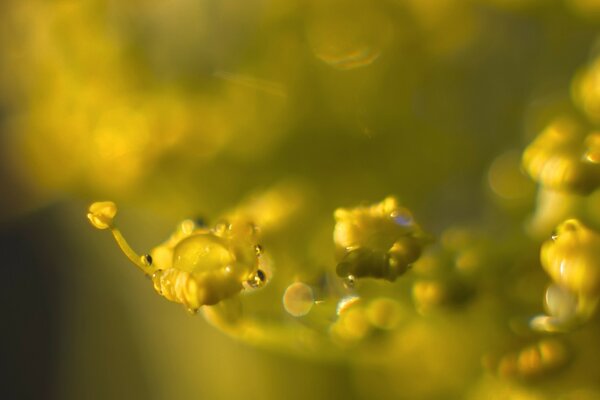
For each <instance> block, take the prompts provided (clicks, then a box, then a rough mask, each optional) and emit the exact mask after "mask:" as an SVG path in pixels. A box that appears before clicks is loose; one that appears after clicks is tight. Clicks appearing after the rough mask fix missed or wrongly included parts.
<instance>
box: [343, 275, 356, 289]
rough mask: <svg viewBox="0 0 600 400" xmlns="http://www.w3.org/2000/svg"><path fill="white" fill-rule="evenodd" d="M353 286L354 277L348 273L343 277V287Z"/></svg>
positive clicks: (354, 282)
mask: <svg viewBox="0 0 600 400" xmlns="http://www.w3.org/2000/svg"><path fill="white" fill-rule="evenodd" d="M355 286H356V278H355V277H354V275H348V276H347V277H346V278H345V279H344V287H345V288H346V289H353V288H354V287H355Z"/></svg>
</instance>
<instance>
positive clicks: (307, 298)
mask: <svg viewBox="0 0 600 400" xmlns="http://www.w3.org/2000/svg"><path fill="white" fill-rule="evenodd" d="M314 304H315V297H314V294H313V290H312V288H311V287H310V286H308V285H307V284H305V283H302V282H295V283H292V284H291V285H290V286H288V287H287V289H286V290H285V293H284V294H283V308H285V311H287V313H288V314H290V315H292V316H294V317H302V316H304V315H306V314H308V313H309V312H310V310H311V309H312V307H313V305H314Z"/></svg>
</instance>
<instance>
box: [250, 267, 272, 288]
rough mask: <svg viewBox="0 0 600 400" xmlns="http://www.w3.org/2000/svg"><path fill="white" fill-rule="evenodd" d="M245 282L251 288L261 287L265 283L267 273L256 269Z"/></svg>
mask: <svg viewBox="0 0 600 400" xmlns="http://www.w3.org/2000/svg"><path fill="white" fill-rule="evenodd" d="M246 283H247V284H248V286H250V287H251V288H253V289H258V288H261V287H263V286H264V285H265V284H266V283H267V275H266V274H265V272H264V271H263V270H261V269H257V270H256V272H255V273H254V275H252V277H251V278H250V279H248V281H246Z"/></svg>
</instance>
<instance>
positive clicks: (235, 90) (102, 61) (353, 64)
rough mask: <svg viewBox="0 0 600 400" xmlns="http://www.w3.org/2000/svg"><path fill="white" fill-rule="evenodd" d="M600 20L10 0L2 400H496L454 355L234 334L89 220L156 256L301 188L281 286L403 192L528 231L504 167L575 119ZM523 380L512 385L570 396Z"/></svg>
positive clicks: (450, 6) (481, 7) (352, 0)
mask: <svg viewBox="0 0 600 400" xmlns="http://www.w3.org/2000/svg"><path fill="white" fill-rule="evenodd" d="M599 27H600V1H596V0H554V1H550V0H327V1H323V0H321V1H318V0H304V1H302V0H244V1H240V0H173V1H168V2H167V1H158V0H134V1H129V2H120V1H113V0H85V1H67V0H58V1H41V0H40V1H35V0H28V1H16V0H5V1H3V2H2V3H1V4H0V187H1V188H2V189H1V191H0V224H1V225H0V235H1V236H2V240H1V241H0V243H2V244H1V245H0V248H1V253H0V254H1V257H0V265H1V266H2V271H3V276H4V277H7V278H8V280H7V281H5V283H4V290H2V296H3V301H2V304H3V311H2V315H3V316H4V317H5V318H4V324H3V328H4V329H2V331H3V332H2V343H3V357H2V358H3V361H4V363H6V368H3V370H4V371H5V373H4V374H3V377H2V380H4V383H3V384H2V385H1V388H0V396H1V397H2V398H6V399H12V398H15V399H16V398H19V399H21V398H36V399H39V398H48V399H53V398H56V399H80V398H89V399H94V398H102V399H105V398H147V399H171V398H175V399H177V398H206V399H237V398H250V399H254V398H256V399H279V398H288V399H306V398H312V399H330V398H344V399H363V398H365V399H366V398H369V399H371V398H465V397H470V398H491V395H490V393H492V392H493V391H494V390H496V388H497V387H498V385H500V384H496V383H492V384H489V385H488V386H486V385H487V383H486V382H487V381H486V380H485V379H486V378H485V377H484V378H481V376H480V375H479V373H478V372H476V371H477V370H476V369H473V366H472V365H471V364H469V366H468V367H465V368H464V369H461V367H457V366H456V365H455V364H456V363H458V364H460V363H461V361H460V356H458V358H451V359H446V358H445V357H454V356H456V354H454V355H453V354H447V353H448V352H441V353H440V355H439V357H437V358H436V356H435V354H437V352H438V351H439V350H440V349H432V350H431V352H432V354H433V355H429V356H428V357H426V358H427V361H426V362H425V364H423V363H421V364H419V366H418V368H417V367H416V368H415V369H411V368H410V361H411V360H404V364H401V365H400V364H398V365H396V364H393V363H390V364H389V365H386V364H385V363H384V364H378V363H376V362H374V363H370V362H366V361H364V362H363V361H361V360H358V361H356V360H355V361H348V360H347V359H334V360H331V359H326V360H324V359H321V358H320V357H319V356H318V355H315V354H308V355H305V356H298V355H297V354H296V355H293V354H288V353H286V352H281V351H277V350H276V349H275V348H273V349H269V348H268V346H267V348H265V347H264V346H260V347H253V346H249V345H247V344H244V343H241V342H239V341H237V340H235V339H232V338H230V337H228V336H226V335H224V334H223V333H221V332H219V331H218V330H217V329H214V328H212V327H210V326H209V325H208V324H207V323H206V322H205V321H204V320H203V319H202V318H200V317H190V316H189V315H187V314H186V313H185V312H183V311H182V310H181V309H180V307H177V306H175V305H173V304H170V303H167V302H166V301H164V299H161V298H160V297H158V296H156V294H155V293H154V292H153V290H152V289H151V287H150V285H149V283H148V282H147V281H146V280H144V279H142V278H141V277H140V275H139V274H138V271H136V270H135V269H134V268H131V266H129V265H128V264H127V260H126V259H125V258H124V257H122V255H121V254H120V253H119V251H118V249H117V248H116V246H114V244H113V243H112V242H111V240H110V238H109V237H107V236H106V235H100V234H98V233H97V232H95V231H94V230H93V229H92V228H91V227H90V226H89V224H88V223H87V221H86V220H85V212H86V208H87V205H88V204H89V203H90V202H91V201H95V200H105V199H110V200H114V201H116V202H117V203H118V204H119V205H120V206H121V207H120V214H119V216H120V218H121V222H120V223H121V226H122V228H123V231H125V232H126V233H127V235H128V237H129V238H130V240H131V242H132V245H133V246H134V247H135V248H139V249H148V248H150V247H152V246H153V245H155V244H157V243H159V242H160V241H162V240H163V239H164V238H166V237H167V236H168V235H169V234H170V231H171V229H172V227H173V226H175V224H176V223H177V222H179V221H180V220H181V219H183V218H186V217H195V216H202V217H205V218H207V219H208V220H209V221H211V222H214V221H215V220H216V219H217V218H218V217H219V215H221V214H223V213H226V212H227V211H228V210H231V209H234V208H235V207H236V206H238V205H239V204H240V203H243V201H244V199H247V198H248V196H251V195H252V194H253V193H263V192H264V191H266V190H269V189H271V188H273V187H275V188H277V187H291V188H293V191H294V193H296V196H295V198H296V200H298V201H299V204H301V206H299V210H300V211H298V212H297V213H296V214H294V216H292V217H290V220H289V221H287V222H286V223H285V225H284V227H282V228H281V230H280V234H279V235H278V236H277V237H276V238H274V239H272V242H273V243H272V247H273V248H274V249H275V250H277V249H279V253H280V254H285V255H286V257H288V258H289V260H288V261H289V262H288V266H286V267H282V266H276V268H281V269H282V270H284V271H285V272H283V273H282V276H286V277H292V276H295V275H294V274H295V273H296V272H294V271H296V270H297V269H298V268H305V269H306V270H310V271H318V270H320V269H322V268H325V267H324V266H328V265H332V264H333V255H332V254H333V253H332V252H333V250H332V249H333V244H332V243H331V232H332V228H333V223H334V222H333V217H332V213H333V210H334V209H335V208H337V207H340V206H351V205H355V204H359V203H361V202H363V201H368V202H374V201H379V200H380V199H382V198H383V197H385V196H386V195H388V194H395V195H397V196H398V197H399V198H400V199H401V201H402V203H403V204H405V205H407V206H408V207H409V208H410V209H411V210H413V211H414V212H415V215H416V216H417V217H418V220H419V221H420V222H421V224H422V225H423V227H424V228H425V229H426V230H427V231H428V232H431V233H432V234H434V235H437V234H440V233H441V232H443V230H444V229H446V228H447V227H448V226H451V225H453V224H467V225H469V224H482V225H485V224H488V225H490V224H491V225H494V224H496V225H497V226H499V227H500V228H502V227H505V226H509V227H511V229H512V228H514V227H517V229H520V227H521V224H522V222H523V220H524V219H525V218H526V216H527V215H529V213H530V212H531V209H532V206H533V204H534V202H535V197H534V189H533V184H532V183H528V181H526V180H522V181H520V180H519V179H520V178H515V179H516V181H517V184H515V185H517V186H516V187H517V188H516V189H515V186H511V184H510V183H509V184H507V186H502V184H501V183H500V184H498V183H497V180H495V178H494V176H495V175H494V174H493V169H492V170H490V169H489V168H490V165H493V162H494V160H498V159H497V157H498V156H500V155H502V154H504V155H506V154H508V155H509V156H508V158H504V159H501V161H502V160H504V161H506V162H507V163H508V165H509V167H510V168H513V167H514V168H515V169H516V168H517V167H518V163H519V156H518V152H519V151H521V150H522V149H523V148H524V146H525V145H527V144H528V143H529V142H530V141H531V140H532V138H533V137H534V136H535V135H536V134H537V133H538V132H539V130H540V129H541V128H542V127H543V126H544V125H545V124H547V123H548V122H549V121H550V120H551V119H553V118H554V117H555V116H556V115H559V114H561V113H563V112H572V113H578V111H577V110H575V108H574V106H573V105H572V100H571V85H572V82H573V78H574V76H575V75H576V74H577V73H578V71H580V70H581V68H583V67H585V66H586V64H587V63H588V61H589V60H590V59H591V58H592V57H594V56H595V55H596V50H597V33H598V28H599ZM511 151H513V153H510V152H511ZM511 154H512V158H510V157H511ZM500 165H503V164H500ZM499 168H500V167H499ZM490 171H491V172H490ZM490 184H491V185H490ZM283 206H285V204H284V205H283ZM284 208H285V207H284ZM268 248H269V247H268V246H267V249H268ZM534 253H535V251H534ZM286 268H287V269H286ZM538 268H539V267H538ZM539 275H540V277H543V273H542V272H540V273H539ZM541 279H542V278H539V280H541ZM509 284H510V283H507V285H509ZM542 289H543V288H542ZM534 295H535V296H537V297H536V298H539V299H540V304H541V296H542V295H543V292H539V293H534V294H531V296H534ZM275 300H276V302H277V301H279V299H275ZM512 306H513V305H509V306H506V307H508V308H507V309H504V311H503V312H506V313H507V314H510V312H511V309H510V307H512ZM492 308H493V307H492ZM540 308H541V306H540ZM487 319H488V316H484V317H482V318H481V321H487ZM475 320H476V319H475ZM482 324H483V325H485V324H486V322H482ZM477 328H481V329H482V330H483V331H486V329H488V325H485V326H482V327H477ZM431 329H433V328H431ZM489 330H490V331H492V330H493V328H491V327H489ZM482 335H483V333H482ZM490 335H491V336H493V333H491V334H490ZM584 336H585V335H584ZM436 340H437V339H436ZM585 340H587V339H585ZM490 341H493V340H490ZM437 343H443V340H442V339H439V341H438V342H437ZM463 345H468V344H465V343H463ZM459 348H460V345H459ZM405 350H406V349H405ZM348 351H350V352H351V351H352V350H348ZM399 352H400V353H399ZM410 353H411V352H410V351H407V354H410ZM467 353H468V351H467ZM395 354H396V356H397V357H401V351H400V350H397V351H396V353H395ZM399 354H400V355H399ZM457 354H460V352H459V353H457ZM375 356H376V357H382V358H385V356H386V353H385V351H382V353H381V354H380V355H379V356H378V355H375ZM414 356H415V354H411V355H410V357H414ZM457 359H458V360H459V361H457ZM469 362H470V361H469ZM477 362H479V361H478V360H477ZM427 363H429V364H427ZM465 363H466V362H465ZM475 364H477V363H475ZM475 364H473V365H475ZM424 365H425V366H424ZM419 368H429V369H428V370H420V369H419ZM455 368H457V369H458V371H459V372H458V373H457V374H459V375H460V374H461V372H460V371H463V372H464V371H467V372H465V373H464V374H463V375H460V376H459V377H451V378H448V379H447V380H446V381H443V380H442V381H437V380H436V379H437V378H439V377H440V376H443V375H447V374H446V372H448V371H449V370H450V369H455ZM477 368H479V366H477ZM474 371H475V372H474ZM594 371H595V370H594ZM594 374H595V372H593V371H592V372H590V373H589V375H587V376H586V377H584V378H581V381H582V382H584V384H583V386H582V387H583V388H584V389H585V388H586V387H587V386H586V384H588V383H589V384H590V385H592V386H593V385H594V384H596V383H595V379H596V376H595V375H594ZM450 375H452V374H450ZM416 377H421V378H422V379H423V380H424V381H423V382H422V383H415V378H416ZM429 379H431V381H429ZM482 379H483V382H484V383H481V382H482ZM570 381H572V382H579V383H575V384H573V385H569V382H570ZM561 382H562V383H561V384H560V385H562V386H559V388H561V387H562V388H564V390H563V392H561V393H563V394H564V393H567V392H568V390H573V391H574V392H573V393H575V392H576V391H577V390H578V389H579V388H580V386H581V385H580V383H581V382H580V381H577V380H576V379H572V378H571V377H567V378H565V379H564V380H563V381H561ZM494 385H496V386H494ZM517 386H518V385H517ZM594 388H595V387H594ZM596 389H597V388H596ZM523 390H524V392H518V391H517V392H514V393H512V392H511V393H512V394H508V392H502V394H497V395H498V396H500V397H498V398H527V399H529V398H554V397H552V396H553V395H551V394H549V393H551V389H548V388H547V387H546V386H544V385H541V386H536V385H535V384H534V385H533V387H532V388H531V389H523ZM529 390H531V392H530V391H529ZM552 390H554V389H552ZM3 392H4V393H3ZM524 393H525V394H524ZM568 393H571V392H568ZM577 393H579V392H577ZM577 393H575V394H573V395H572V396H574V397H565V398H584V397H577ZM582 393H583V392H582ZM590 393H591V392H590ZM488 395H489V396H488ZM584 395H585V396H588V395H589V396H592V394H589V393H587V392H585V393H583V394H581V396H584ZM502 396H508V397H502ZM528 396H529V397H528ZM536 396H537V397H536ZM544 396H549V397H544ZM565 396H567V394H565ZM585 398H592V397H585Z"/></svg>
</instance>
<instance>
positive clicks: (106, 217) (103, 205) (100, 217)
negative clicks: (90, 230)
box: [87, 201, 117, 229]
mask: <svg viewBox="0 0 600 400" xmlns="http://www.w3.org/2000/svg"><path fill="white" fill-rule="evenodd" d="M115 215H117V205H116V204H115V203H113V202H112V201H98V202H96V203H93V204H92V205H91V206H90V208H89V209H88V214H87V217H88V219H89V220H90V223H91V224H92V225H93V226H94V227H95V228H97V229H108V228H110V227H112V222H113V219H114V217H115Z"/></svg>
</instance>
